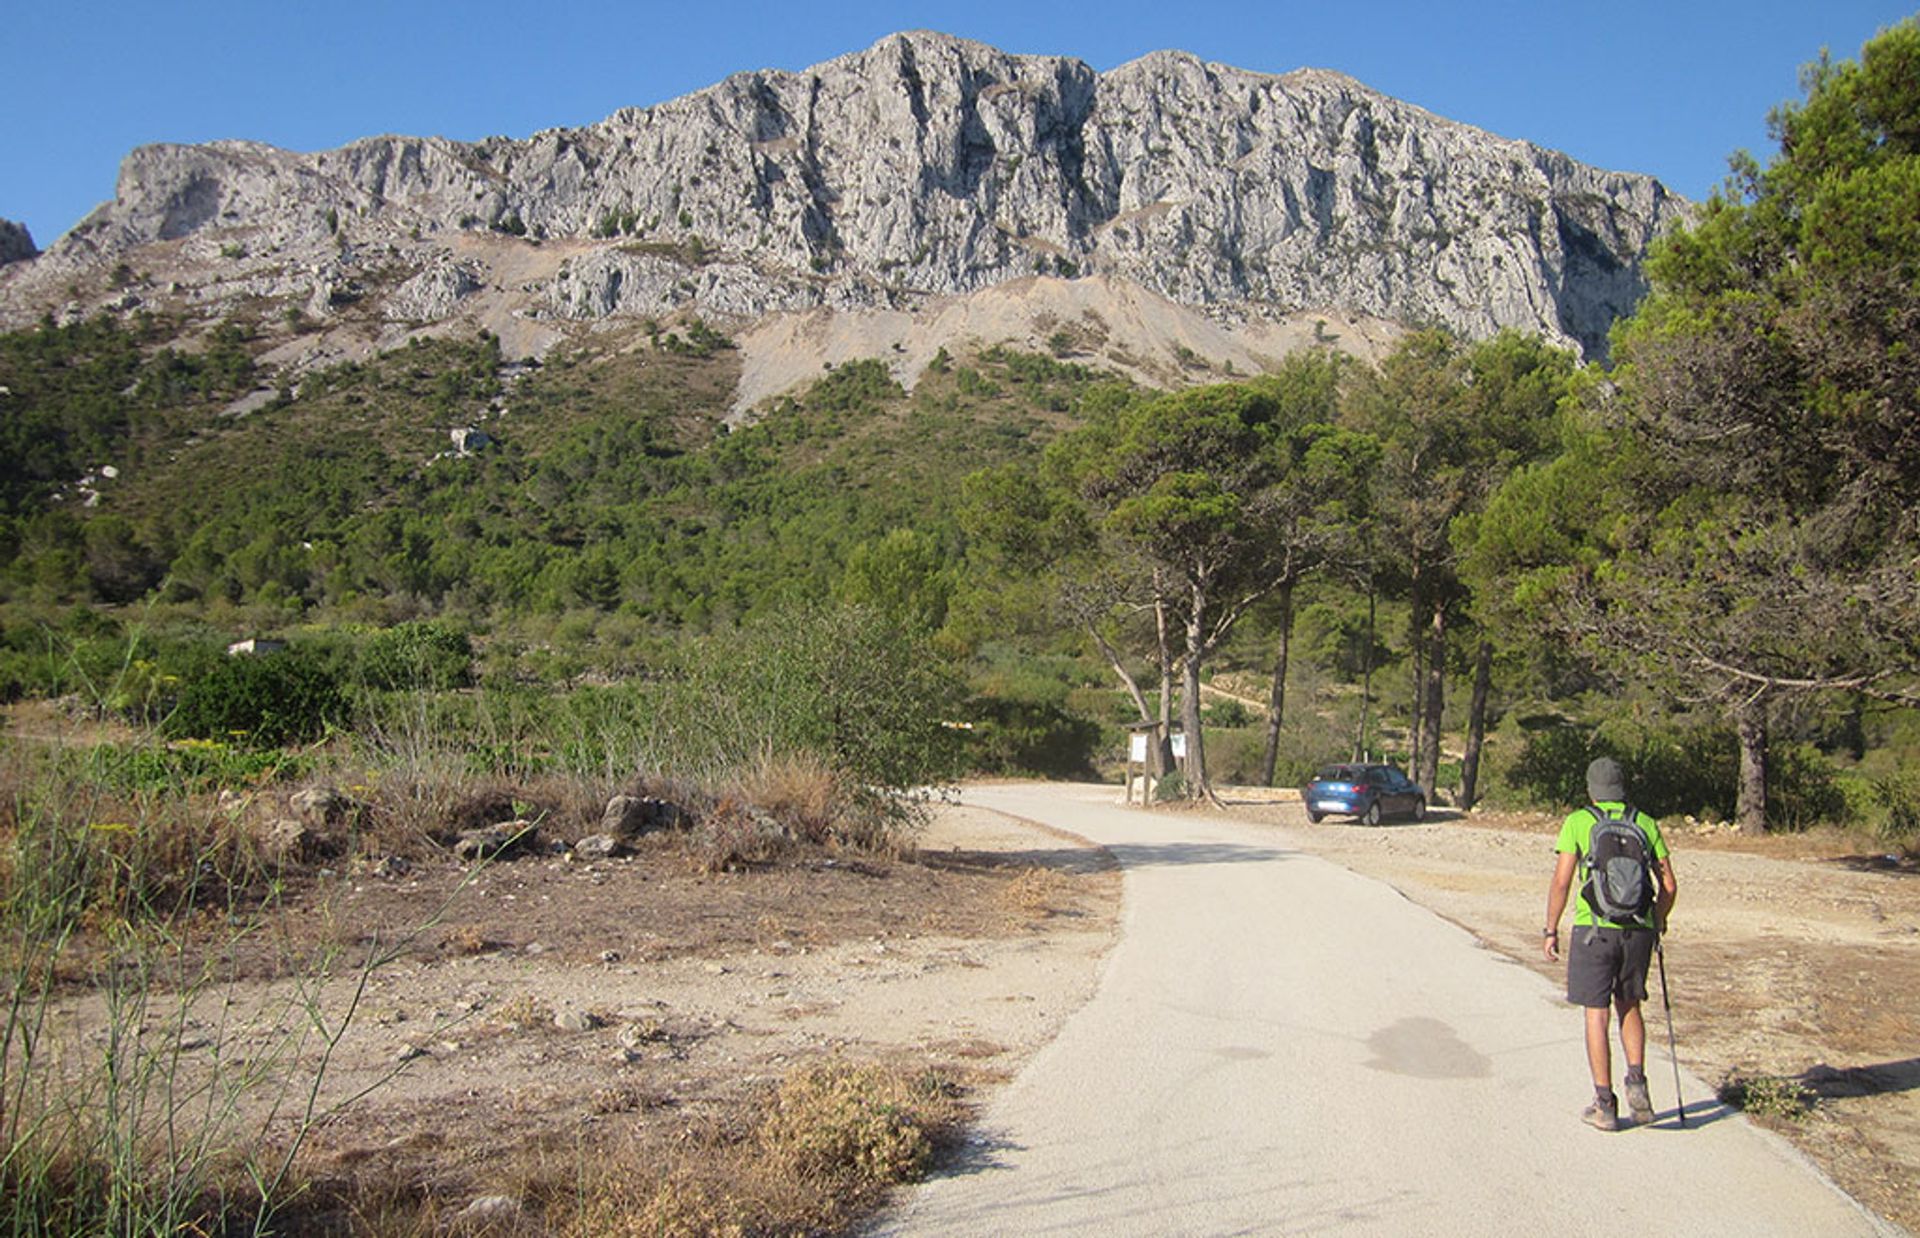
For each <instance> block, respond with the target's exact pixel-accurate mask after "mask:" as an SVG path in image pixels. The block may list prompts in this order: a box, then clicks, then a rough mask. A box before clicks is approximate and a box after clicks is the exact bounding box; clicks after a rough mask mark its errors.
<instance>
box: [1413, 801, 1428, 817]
mask: <svg viewBox="0 0 1920 1238" xmlns="http://www.w3.org/2000/svg"><path fill="white" fill-rule="evenodd" d="M1413 819H1414V820H1415V821H1425V820H1426V819H1427V801H1426V800H1425V799H1417V800H1415V801H1413Z"/></svg>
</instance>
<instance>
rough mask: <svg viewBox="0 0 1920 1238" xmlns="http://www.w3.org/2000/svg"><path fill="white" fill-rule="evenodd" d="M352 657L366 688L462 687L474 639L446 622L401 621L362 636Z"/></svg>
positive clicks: (470, 665) (466, 680) (467, 678)
mask: <svg viewBox="0 0 1920 1238" xmlns="http://www.w3.org/2000/svg"><path fill="white" fill-rule="evenodd" d="M355 661H356V667H355V669H356V670H357V672H358V677H359V680H360V682H361V683H362V684H363V685H364V686H366V687H369V688H376V689H388V690H433V691H438V690H442V689H446V688H464V687H466V686H467V684H469V683H470V682H472V679H473V642H472V641H470V640H469V639H467V634H466V633H465V632H462V631H459V630H458V629H456V628H453V627H451V626H449V625H448V624H445V623H437V622H424V623H402V624H397V625H395V626H394V627H390V628H383V629H382V630H380V631H378V632H375V633H373V634H372V635H370V636H368V637H367V638H366V639H365V640H363V641H362V642H361V643H360V649H359V656H358V658H357V659H356V660H355Z"/></svg>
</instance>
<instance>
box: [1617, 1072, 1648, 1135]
mask: <svg viewBox="0 0 1920 1238" xmlns="http://www.w3.org/2000/svg"><path fill="white" fill-rule="evenodd" d="M1621 1090H1622V1091H1624V1092H1625V1093H1626V1094H1627V1113H1628V1115H1629V1116H1630V1117H1632V1118H1633V1124H1634V1125H1635V1126H1644V1125H1646V1124H1647V1123H1649V1122H1651V1121H1653V1098H1652V1097H1650V1096H1648V1095H1647V1081H1646V1080H1645V1079H1629V1080H1627V1082H1626V1085H1625V1086H1624V1087H1623V1088H1622V1089H1621Z"/></svg>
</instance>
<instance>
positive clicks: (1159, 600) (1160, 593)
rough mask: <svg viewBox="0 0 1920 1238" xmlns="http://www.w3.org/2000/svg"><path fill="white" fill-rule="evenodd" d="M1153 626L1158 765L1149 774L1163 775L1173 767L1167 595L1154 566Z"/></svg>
mask: <svg viewBox="0 0 1920 1238" xmlns="http://www.w3.org/2000/svg"><path fill="white" fill-rule="evenodd" d="M1153 627H1154V639H1155V640H1156V641H1158V642H1159V643H1158V646H1157V648H1158V651H1159V654H1160V743H1159V747H1158V750H1157V751H1156V752H1155V753H1154V759H1155V762H1156V764H1157V765H1158V767H1159V768H1158V769H1156V770H1155V771H1154V775H1153V776H1154V777H1155V778H1163V777H1165V776H1166V774H1167V771H1169V770H1171V769H1172V768H1173V643H1172V641H1171V640H1170V639H1169V638H1168V635H1167V595H1166V592H1165V590H1164V589H1163V588H1162V587H1161V578H1160V571H1159V569H1158V568H1156V569H1154V573H1153Z"/></svg>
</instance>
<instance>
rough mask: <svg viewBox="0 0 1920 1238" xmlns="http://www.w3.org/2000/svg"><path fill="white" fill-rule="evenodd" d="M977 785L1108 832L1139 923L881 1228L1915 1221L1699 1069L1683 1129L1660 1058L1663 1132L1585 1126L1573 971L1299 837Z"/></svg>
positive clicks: (1322, 1228)
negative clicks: (1052, 1035)
mask: <svg viewBox="0 0 1920 1238" xmlns="http://www.w3.org/2000/svg"><path fill="white" fill-rule="evenodd" d="M966 798H967V801H968V802H969V803H972V804H978V805H981V806H985V807H989V808H993V809H997V810H1000V811H1004V812H1008V813H1011V814H1014V815H1016V816H1020V817H1024V818H1028V819H1030V820H1034V821H1039V822H1042V823H1044V824H1047V825H1051V826H1055V827H1058V828H1061V829H1065V830H1069V831H1071V832H1073V833H1076V834H1080V835H1082V836H1084V837H1086V838H1089V839H1092V840H1093V841H1095V842H1098V843H1101V844H1104V845H1105V846H1107V847H1108V848H1109V849H1111V850H1112V852H1113V853H1114V855H1115V856H1116V857H1117V858H1118V859H1119V860H1120V862H1121V863H1122V864H1123V865H1124V867H1125V874H1126V876H1125V880H1126V895H1125V910H1124V921H1123V928H1122V935H1121V940H1120V942H1119V944H1118V945H1117V946H1116V948H1115V950H1114V952H1113V954H1112V955H1111V956H1110V958H1109V959H1108V961H1107V964H1106V971H1105V974H1104V975H1103V976H1102V977H1101V981H1100V985H1099V989H1098V991H1097V993H1096V994H1095V996H1094V998H1093V1000H1092V1001H1090V1002H1089V1003H1088V1004H1087V1006H1086V1007H1084V1008H1083V1009H1082V1010H1081V1011H1080V1012H1079V1013H1078V1014H1076V1015H1075V1016H1074V1017H1073V1018H1072V1019H1070V1020H1069V1021H1068V1023H1067V1025H1066V1027H1065V1028H1064V1029H1063V1030H1062V1032H1061V1034H1060V1036H1059V1038H1058V1039H1057V1040H1055V1041H1054V1042H1053V1043H1052V1044H1051V1045H1049V1046H1048V1047H1047V1048H1046V1049H1044V1050H1042V1051H1041V1053H1040V1054H1039V1055H1038V1056H1036V1057H1035V1058H1034V1059H1033V1061H1032V1062H1031V1063H1029V1065H1028V1067H1027V1068H1026V1069H1025V1070H1024V1071H1023V1072H1022V1073H1021V1074H1020V1075H1019V1077H1018V1078H1017V1079H1016V1080H1015V1081H1014V1082H1013V1083H1012V1084H1011V1085H1009V1087H1008V1088H1007V1089H1006V1090H1005V1091H1004V1092H1003V1093H1002V1094H1001V1096H1000V1098H999V1099H998V1100H997V1101H996V1103H995V1104H993V1105H992V1106H991V1107H990V1108H989V1110H988V1111H987V1113H986V1114H985V1115H984V1121H983V1125H982V1132H981V1135H980V1137H979V1140H978V1141H977V1143H976V1145H975V1146H974V1147H973V1149H972V1151H971V1153H970V1155H969V1156H968V1157H967V1158H966V1161H965V1163H964V1164H963V1165H962V1166H961V1167H960V1168H959V1169H958V1170H957V1171H955V1172H953V1173H951V1174H949V1175H947V1176H945V1177H942V1178H939V1179H937V1180H935V1181H932V1182H930V1183H927V1184H925V1185H923V1186H921V1187H918V1188H915V1190H914V1191H913V1193H912V1194H911V1195H910V1196H909V1197H908V1198H907V1199H906V1200H905V1201H904V1202H903V1204H902V1205H901V1206H900V1207H899V1208H897V1209H896V1210H895V1211H894V1212H892V1213H891V1214H889V1215H888V1216H887V1217H885V1218H883V1219H882V1221H881V1222H880V1224H879V1225H878V1226H876V1227H874V1229H873V1230H872V1231H871V1232H873V1233H881V1234H908V1235H923V1234H981V1235H996V1236H998V1238H1016V1236H1017V1238H1025V1236H1027V1235H1045V1234H1083V1233H1084V1234H1100V1235H1125V1234H1142V1235H1146V1234H1151V1235H1179V1234H1206V1235H1221V1234H1321V1233H1338V1234H1454V1235H1497V1234H1524V1235H1528V1236H1529V1238H1537V1236H1538V1235H1541V1234H1562V1233H1636V1232H1637V1233H1659V1234H1669V1233H1671V1234H1678V1233H1699V1234H1741V1235H1764V1234H1781V1235H1793V1236H1794V1238H1800V1236H1802V1235H1811V1234H1817V1235H1822V1236H1823V1238H1824V1236H1827V1235H1842V1234H1890V1233H1898V1232H1899V1231H1897V1230H1892V1229H1890V1228H1888V1227H1885V1226H1883V1225H1882V1224H1880V1223H1879V1222H1878V1221H1876V1220H1875V1219H1874V1218H1873V1217H1871V1216H1870V1215H1868V1214H1867V1213H1866V1212H1865V1211H1864V1210H1862V1209H1861V1208H1859V1207H1858V1206H1857V1205H1855V1204H1854V1203H1853V1202H1852V1201H1851V1200H1850V1199H1848V1198H1847V1197H1846V1196H1844V1195H1842V1194H1841V1193H1840V1192H1839V1191H1838V1190H1837V1189H1836V1188H1835V1187H1833V1186H1832V1185H1831V1184H1830V1183H1829V1182H1827V1180H1826V1179H1825V1178H1823V1177H1822V1176H1821V1175H1820V1174H1819V1173H1818V1172H1816V1171H1815V1170H1814V1169H1813V1168H1812V1166H1810V1165H1809V1164H1808V1163H1807V1162H1806V1161H1805V1160H1804V1159H1803V1158H1801V1157H1799V1156H1798V1155H1797V1154H1796V1153H1795V1152H1794V1151H1793V1150H1792V1149H1791V1148H1790V1147H1789V1146H1788V1145H1786V1144H1785V1143H1784V1142H1783V1141H1781V1140H1779V1139H1776V1138H1774V1137H1773V1136H1771V1135H1768V1134H1766V1133H1765V1132H1763V1131H1760V1130H1758V1129H1757V1128H1755V1127H1753V1126H1751V1125H1750V1124H1749V1123H1747V1122H1746V1120H1745V1119H1744V1118H1741V1117H1740V1116H1739V1115H1737V1114H1735V1113H1732V1112H1730V1111H1728V1110H1726V1109H1725V1108H1723V1107H1721V1106H1720V1105H1718V1104H1717V1103H1715V1102H1713V1101H1711V1099H1710V1094H1709V1091H1708V1089H1707V1088H1705V1087H1704V1086H1703V1085H1702V1084H1701V1083H1700V1082H1699V1081H1697V1080H1694V1079H1691V1078H1688V1079H1686V1080H1685V1085H1686V1089H1687V1091H1686V1095H1687V1096H1688V1097H1689V1098H1690V1103H1689V1106H1688V1118H1689V1120H1688V1125H1687V1126H1686V1127H1684V1128H1683V1127H1681V1126H1680V1125H1679V1123H1678V1122H1677V1121H1676V1115H1675V1112H1674V1109H1673V1107H1672V1106H1673V1096H1672V1086H1673V1075H1672V1068H1671V1066H1670V1065H1669V1064H1668V1063H1667V1061H1666V1060H1665V1057H1664V1053H1656V1054H1655V1055H1654V1061H1653V1063H1652V1066H1653V1069H1652V1070H1650V1071H1649V1073H1650V1075H1651V1076H1652V1078H1653V1082H1654V1100H1655V1105H1656V1107H1658V1108H1659V1109H1660V1110H1661V1113H1660V1117H1659V1119H1658V1120H1657V1121H1656V1122H1655V1123H1654V1124H1652V1125H1651V1126H1649V1127H1646V1128H1643V1129H1637V1130H1628V1131H1624V1132H1621V1133H1619V1134H1613V1135H1607V1134H1602V1133H1601V1132H1598V1131H1594V1130H1590V1129H1588V1128H1587V1127H1585V1126H1583V1125H1582V1124H1581V1123H1580V1121H1579V1119H1578V1116H1577V1114H1578V1111H1579V1109H1580V1107H1581V1106H1582V1105H1583V1104H1585V1103H1586V1101H1587V1100H1588V1099H1589V1098H1590V1092H1589V1090H1588V1087H1587V1083H1586V1080H1585V1068H1584V1065H1583V1060H1584V1059H1583V1054H1582V1049H1581V1042H1580V1019H1579V1017H1578V1016H1577V1014H1576V1013H1575V1012H1574V1011H1572V1010H1571V1009H1569V1008H1568V1007H1567V1006H1566V1005H1565V1003H1564V1001H1563V1000H1562V998H1561V996H1560V994H1559V993H1558V992H1556V991H1555V990H1554V988H1553V987H1552V986H1551V985H1550V984H1548V983H1547V982H1546V981H1545V980H1543V979H1542V978H1541V977H1539V976H1537V975H1535V974H1533V973H1532V972H1529V971H1527V970H1526V969H1524V968H1522V967H1519V966H1516V965H1514V964H1513V963H1511V962H1509V961H1506V960H1504V959H1502V958H1500V957H1499V956H1497V955H1495V954H1493V953H1492V952H1490V951H1487V950H1485V949H1482V948H1480V947H1478V946H1476V945H1475V944H1474V941H1473V939H1472V938H1471V937H1470V936H1469V935H1468V934H1467V933H1466V932H1464V931H1463V930H1461V929H1459V928H1458V927H1456V926H1454V925H1452V924H1449V923H1447V922H1446V921H1443V920H1441V919H1439V918H1438V917H1436V916H1434V915H1432V914H1430V913H1429V912H1426V911H1424V910H1422V909H1421V908H1419V907H1416V906H1414V905H1413V904H1411V903H1409V902H1407V901H1406V900H1405V899H1403V898H1402V897H1400V896H1399V895H1398V894H1396V893H1395V892H1394V891H1392V890H1391V889H1389V888H1388V887H1387V886H1385V885H1382V884H1380V883H1379V882H1376V881H1372V880H1369V879H1367V878H1363V877H1359V876H1356V875H1354V874H1352V873H1349V872H1347V871H1346V870H1344V869H1341V868H1339V867H1337V866H1335V865H1333V864H1330V863H1327V862H1325V861H1323V860H1319V859H1317V858H1314V857H1312V856H1309V855H1305V854H1302V853H1300V852H1297V851H1291V850H1288V849H1287V848H1286V847H1285V846H1284V844H1283V841H1282V838H1283V836H1282V834H1281V832H1279V831H1275V830H1271V829H1263V828H1261V827H1257V826H1247V825H1239V824H1236V823H1231V822H1225V821H1219V820H1214V819H1211V818H1208V817H1205V816H1186V815H1174V814H1147V813H1142V812H1139V811H1138V810H1132V809H1127V808H1124V807H1121V806H1119V805H1117V804H1116V803H1115V802H1114V798H1115V796H1114V792H1113V790H1112V789H1110V788H1087V787H1078V788H1068V787H1043V786H1027V787H997V788H980V789H976V790H970V791H969V792H968V793H967V796H966ZM1543 863H1544V861H1543ZM1545 881H1546V874H1545V870H1544V869H1543V870H1542V875H1541V883H1542V890H1543V891H1544V889H1545Z"/></svg>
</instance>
